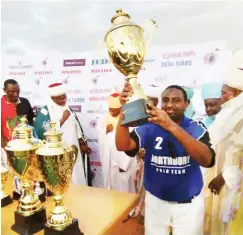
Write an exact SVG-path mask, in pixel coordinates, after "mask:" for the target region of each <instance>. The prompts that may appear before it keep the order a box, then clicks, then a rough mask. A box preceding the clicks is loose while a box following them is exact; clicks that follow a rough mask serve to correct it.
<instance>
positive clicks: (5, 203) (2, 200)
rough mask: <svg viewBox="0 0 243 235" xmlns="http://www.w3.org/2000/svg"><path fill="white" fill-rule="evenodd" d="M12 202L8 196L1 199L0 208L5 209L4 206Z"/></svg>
mask: <svg viewBox="0 0 243 235" xmlns="http://www.w3.org/2000/svg"><path fill="white" fill-rule="evenodd" d="M12 202H13V200H12V199H11V197H10V196H9V195H8V196H7V197H4V198H2V199H1V207H5V206H7V205H9V204H11V203H12Z"/></svg>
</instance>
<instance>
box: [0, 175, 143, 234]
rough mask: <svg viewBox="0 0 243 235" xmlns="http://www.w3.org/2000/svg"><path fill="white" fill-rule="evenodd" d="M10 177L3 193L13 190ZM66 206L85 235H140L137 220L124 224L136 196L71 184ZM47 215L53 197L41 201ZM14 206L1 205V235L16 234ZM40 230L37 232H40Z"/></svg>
mask: <svg viewBox="0 0 243 235" xmlns="http://www.w3.org/2000/svg"><path fill="white" fill-rule="evenodd" d="M12 182H13V181H12V177H9V179H8V181H7V183H6V187H5V190H4V191H5V192H6V193H11V192H12V187H11V186H12V184H13V183H12ZM64 198H65V199H64V201H65V206H66V207H67V208H68V209H69V210H70V211H71V212H72V215H73V217H75V218H77V219H78V220H79V227H80V229H81V231H82V232H83V233H84V235H99V234H100V235H101V234H103V235H122V234H126V235H129V234H131V235H141V234H144V232H143V225H141V224H139V223H138V220H137V219H130V220H128V221H127V222H125V223H123V220H124V219H125V218H126V217H127V215H128V213H129V211H130V210H131V209H132V208H133V207H134V205H136V203H137V202H138V195H137V194H131V193H121V192H117V191H109V190H106V189H101V188H95V187H86V186H77V185H71V186H70V187H69V189H68V192H67V193H66V194H65V196H64ZM43 206H45V208H46V212H47V214H49V212H50V210H51V209H52V208H53V206H54V202H53V197H48V201H47V202H44V203H43ZM16 207H17V202H16V201H15V202H14V203H12V204H11V205H8V206H6V207H3V208H2V209H1V212H2V219H1V220H2V227H1V232H2V233H1V234H2V235H15V234H16V233H15V232H14V231H13V230H11V228H10V227H11V225H12V224H13V223H14V210H15V209H16ZM43 234H44V232H43V230H42V231H40V232H38V233H36V235H43Z"/></svg>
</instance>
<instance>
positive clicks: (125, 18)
mask: <svg viewBox="0 0 243 235" xmlns="http://www.w3.org/2000/svg"><path fill="white" fill-rule="evenodd" d="M130 18H131V17H130V16H129V15H128V14H127V13H124V12H123V11H122V9H120V8H119V9H117V10H116V15H114V16H113V17H112V18H111V23H112V26H111V27H110V29H109V30H108V32H107V33H106V35H105V41H106V38H107V36H108V34H109V33H110V32H111V31H113V30H115V29H117V28H120V27H124V26H134V27H138V28H140V30H142V28H141V27H140V26H138V25H136V24H134V23H132V22H131V21H130Z"/></svg>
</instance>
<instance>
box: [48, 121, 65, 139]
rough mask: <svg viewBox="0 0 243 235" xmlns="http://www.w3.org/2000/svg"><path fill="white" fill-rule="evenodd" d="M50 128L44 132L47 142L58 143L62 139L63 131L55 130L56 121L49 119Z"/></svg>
mask: <svg viewBox="0 0 243 235" xmlns="http://www.w3.org/2000/svg"><path fill="white" fill-rule="evenodd" d="M50 126H51V129H50V130H48V131H47V132H45V133H44V136H45V137H46V141H47V143H59V142H61V141H62V135H63V133H61V132H59V131H57V129H56V122H55V121H50Z"/></svg>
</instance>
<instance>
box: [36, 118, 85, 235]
mask: <svg viewBox="0 0 243 235" xmlns="http://www.w3.org/2000/svg"><path fill="white" fill-rule="evenodd" d="M50 125H51V130H50V131H47V132H46V133H45V134H44V135H45V137H46V143H45V145H43V146H42V147H41V148H39V149H38V150H37V151H36V154H37V158H38V162H39V168H40V171H41V174H42V177H43V181H44V182H45V184H46V186H47V188H48V189H49V190H50V191H51V192H52V193H54V195H55V196H54V201H55V207H54V209H53V210H52V212H51V214H50V215H49V216H48V219H47V224H46V225H45V235H49V234H50V235H52V234H55V235H59V234H60V235H61V234H70V235H71V234H72V235H80V234H82V233H81V231H80V229H79V225H78V220H77V219H75V218H73V217H72V215H71V213H70V211H69V210H67V209H66V208H65V207H64V205H63V194H64V192H65V191H66V190H67V188H68V187H69V183H70V180H71V177H72V171H73V166H74V164H75V162H76V159H77V156H78V148H77V147H76V146H75V145H72V146H68V145H66V144H64V143H62V133H60V132H58V131H57V130H56V122H54V121H51V122H50Z"/></svg>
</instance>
